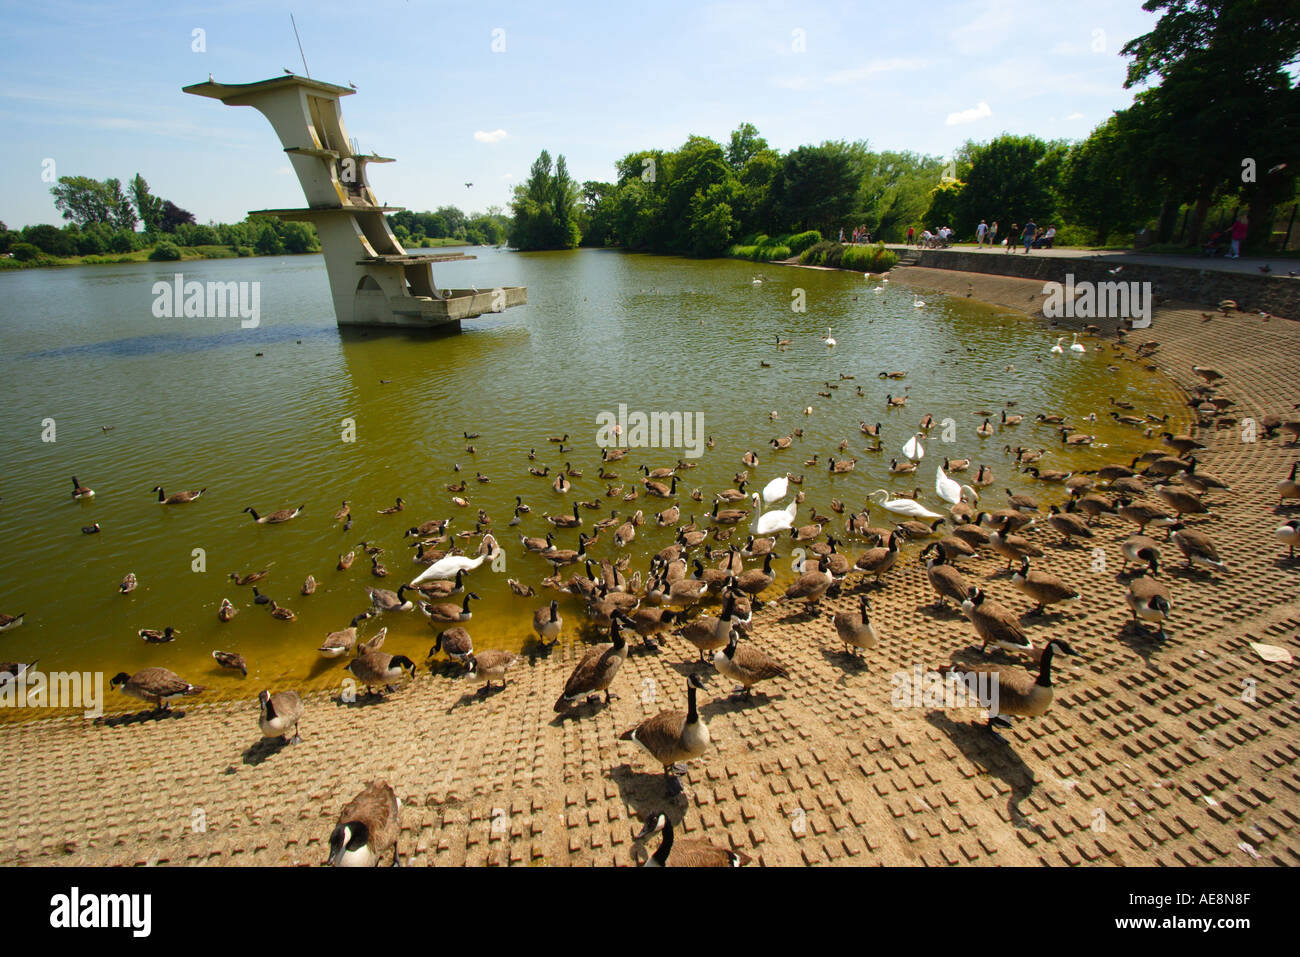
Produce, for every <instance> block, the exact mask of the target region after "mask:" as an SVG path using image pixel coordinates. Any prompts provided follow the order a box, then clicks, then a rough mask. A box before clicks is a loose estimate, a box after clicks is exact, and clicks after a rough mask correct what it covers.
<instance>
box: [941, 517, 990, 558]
mask: <svg viewBox="0 0 1300 957" xmlns="http://www.w3.org/2000/svg"><path fill="white" fill-rule="evenodd" d="M958 527H959V528H973V527H974V526H970V525H967V526H958ZM976 531H983V529H976ZM934 544H935V545H937V546H939V549H940V550H941V551H942V552H943V556H944V558H945V559H947V560H948V561H950V562H955V561H957V559H959V558H973V557H974V556H975V555H976V554H977V552H976V551H975V546H974V545H972V544H970V542H968V541H966V540H965V539H964V538H961V537H959V536H957V535H955V534H954V535H945V536H944V537H943V538H941V539H939V540H938V541H937V542H935V543H934Z"/></svg>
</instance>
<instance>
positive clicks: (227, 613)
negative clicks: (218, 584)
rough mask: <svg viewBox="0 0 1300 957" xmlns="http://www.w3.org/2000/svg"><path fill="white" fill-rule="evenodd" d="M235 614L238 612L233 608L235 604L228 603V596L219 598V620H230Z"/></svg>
mask: <svg viewBox="0 0 1300 957" xmlns="http://www.w3.org/2000/svg"><path fill="white" fill-rule="evenodd" d="M237 614H239V612H238V611H237V610H236V609H235V606H234V605H232V604H231V603H230V599H229V598H223V599H221V607H219V608H218V609H217V619H218V620H219V621H230V619H232V618H234V617H235V616H236V615H237Z"/></svg>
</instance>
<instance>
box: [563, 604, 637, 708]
mask: <svg viewBox="0 0 1300 957" xmlns="http://www.w3.org/2000/svg"><path fill="white" fill-rule="evenodd" d="M620 620H621V616H620V617H616V618H615V619H614V620H613V621H612V622H611V623H610V626H609V636H610V641H609V642H607V643H605V644H600V645H595V646H593V647H591V648H589V649H587V653H586V654H584V655H583V656H582V660H580V661H579V662H578V663H577V665H575V666H574V669H573V672H572V673H571V674H570V675H569V680H568V681H566V682H565V683H564V691H563V692H561V694H560V697H559V698H558V699H556V702H555V710H556V711H557V712H563V711H564V710H565V709H566V708H568V707H569V706H570V705H572V704H575V703H576V702H577V701H578V700H579V699H581V698H585V697H587V696H588V695H591V694H596V693H598V692H602V691H603V692H604V693H605V703H606V704H609V702H610V701H611V699H613V698H614V697H617V696H616V695H613V694H611V693H610V690H609V686H610V685H611V684H613V682H614V678H615V677H616V676H617V675H618V671H619V669H620V668H622V667H623V662H624V661H626V660H627V642H626V640H624V638H623V633H622V630H621V629H620V627H619V624H620Z"/></svg>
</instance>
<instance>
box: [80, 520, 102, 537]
mask: <svg viewBox="0 0 1300 957" xmlns="http://www.w3.org/2000/svg"><path fill="white" fill-rule="evenodd" d="M99 532H100V528H99V522H96V523H95V524H94V525H82V526H81V534H83V535H98V534H99Z"/></svg>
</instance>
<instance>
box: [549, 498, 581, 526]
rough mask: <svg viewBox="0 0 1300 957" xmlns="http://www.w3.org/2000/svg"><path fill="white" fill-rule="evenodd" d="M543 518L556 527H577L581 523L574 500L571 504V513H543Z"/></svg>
mask: <svg viewBox="0 0 1300 957" xmlns="http://www.w3.org/2000/svg"><path fill="white" fill-rule="evenodd" d="M543 518H545V519H546V520H547V521H548V522H550V523H551V524H552V525H554V526H555V527H556V528H577V527H578V526H580V525H581V524H582V516H581V515H579V514H578V505H577V503H576V502H575V503H574V505H573V514H572V515H544V516H543Z"/></svg>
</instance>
